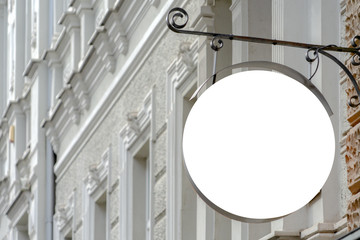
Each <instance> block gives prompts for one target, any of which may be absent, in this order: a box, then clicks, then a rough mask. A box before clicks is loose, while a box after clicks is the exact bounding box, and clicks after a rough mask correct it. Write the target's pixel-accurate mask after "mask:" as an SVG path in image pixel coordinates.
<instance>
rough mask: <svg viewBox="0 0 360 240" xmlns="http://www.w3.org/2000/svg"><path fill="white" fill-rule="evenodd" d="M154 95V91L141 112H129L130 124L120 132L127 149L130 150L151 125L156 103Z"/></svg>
mask: <svg viewBox="0 0 360 240" xmlns="http://www.w3.org/2000/svg"><path fill="white" fill-rule="evenodd" d="M153 94H154V91H153V90H152V91H151V92H150V93H149V94H148V95H147V96H146V98H145V100H144V104H143V106H142V108H141V110H140V111H139V112H129V113H128V114H127V122H128V124H127V125H126V126H125V127H124V128H123V129H122V130H121V131H120V137H121V139H122V140H123V142H124V144H125V149H129V148H130V147H131V146H132V144H133V143H134V142H135V140H136V139H137V137H138V136H139V135H140V133H142V132H143V131H144V130H145V129H146V128H147V127H148V126H149V125H150V122H151V117H152V116H151V112H152V108H153V101H154V96H153Z"/></svg>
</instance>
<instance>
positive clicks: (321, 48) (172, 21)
mask: <svg viewBox="0 0 360 240" xmlns="http://www.w3.org/2000/svg"><path fill="white" fill-rule="evenodd" d="M181 19H182V21H181V22H180V23H179V20H181ZM188 21H189V15H188V13H187V12H186V11H185V10H184V9H182V8H179V7H176V8H173V9H171V10H170V11H169V13H168V15H167V17H166V22H167V25H168V27H169V28H170V29H171V30H172V31H174V32H176V33H184V34H191V35H198V36H208V37H212V38H213V40H212V42H211V43H212V44H213V45H212V48H213V50H214V51H218V50H219V48H221V47H222V44H223V42H222V40H221V39H229V40H236V41H245V42H255V43H263V44H272V45H280V46H287V47H296V48H306V49H308V52H307V55H306V60H307V61H309V62H313V61H314V60H317V67H316V69H315V72H314V73H313V74H312V75H311V76H310V79H309V80H311V79H312V77H313V76H314V75H315V73H316V71H317V68H318V65H319V58H318V53H321V54H323V55H325V56H326V57H328V58H330V59H331V60H333V61H334V62H335V63H336V64H337V65H339V66H340V67H341V68H342V69H343V70H344V72H345V73H346V75H348V77H349V78H350V81H351V83H352V84H353V85H354V88H355V90H356V93H357V96H352V97H351V98H350V101H349V103H348V104H349V106H350V107H357V106H359V105H360V103H354V101H355V99H358V100H359V99H360V89H359V85H358V84H357V81H356V80H355V78H354V76H353V75H352V74H351V72H350V70H349V69H348V68H347V67H346V66H345V65H344V64H343V63H341V62H340V61H339V60H338V59H337V58H336V57H334V56H333V55H331V54H329V53H327V52H326V51H337V52H349V53H353V54H354V55H353V56H352V61H351V63H352V64H353V65H354V66H358V65H360V47H359V45H358V42H359V41H360V36H355V37H354V38H353V39H352V41H351V45H352V46H353V48H346V47H338V46H336V45H314V44H307V43H299V42H290V41H281V40H276V39H266V38H256V37H248V36H238V35H232V34H221V33H212V32H200V31H190V30H184V29H183V28H184V27H185V26H186V24H187V23H188ZM216 39H217V40H218V42H217V45H215V43H216V42H215V40H216ZM218 46H219V47H218ZM311 51H314V57H310V55H309V52H311ZM220 71H222V70H220ZM215 76H216V73H214V74H213V76H211V77H210V78H209V79H215ZM209 79H208V80H209ZM208 80H206V81H205V82H204V83H203V84H202V85H201V86H200V87H199V89H198V90H197V91H196V92H195V94H194V95H193V97H194V96H195V95H196V94H197V93H198V91H199V90H200V89H201V88H202V87H203V86H204V84H205V83H206V82H208ZM309 82H310V81H309ZM193 97H192V98H193Z"/></svg>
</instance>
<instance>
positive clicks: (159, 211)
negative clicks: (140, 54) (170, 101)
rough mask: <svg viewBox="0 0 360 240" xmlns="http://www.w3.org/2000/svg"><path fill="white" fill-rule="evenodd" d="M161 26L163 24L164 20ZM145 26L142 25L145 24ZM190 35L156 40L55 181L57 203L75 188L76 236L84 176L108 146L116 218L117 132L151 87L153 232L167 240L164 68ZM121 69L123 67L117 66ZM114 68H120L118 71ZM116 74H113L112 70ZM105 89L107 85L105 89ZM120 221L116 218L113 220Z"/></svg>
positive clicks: (112, 212)
mask: <svg viewBox="0 0 360 240" xmlns="http://www.w3.org/2000/svg"><path fill="white" fill-rule="evenodd" d="M197 2H198V1H191V3H190V4H189V5H188V6H186V7H185V8H186V9H187V10H189V15H190V16H191V13H192V9H197V8H198V6H195V5H196V4H198V3H197ZM164 25H165V24H164ZM164 27H165V26H164ZM143 30H145V29H143ZM194 40H195V38H194V37H189V36H183V35H177V34H175V33H172V32H169V31H167V32H166V34H165V35H164V37H163V38H162V39H161V40H160V42H159V43H157V44H156V46H155V48H154V49H153V51H152V52H151V54H150V56H149V57H148V58H147V59H146V61H145V63H144V65H143V66H141V68H140V70H139V71H138V72H137V73H136V75H135V77H134V78H133V79H131V83H130V84H129V85H128V86H127V88H126V91H124V93H123V94H122V95H121V96H120V98H119V99H118V100H117V101H116V103H115V105H114V106H112V108H111V110H110V112H109V113H108V114H107V116H106V117H105V119H104V120H103V121H102V122H101V124H100V125H99V127H98V128H97V129H96V131H95V132H94V134H93V135H92V136H91V138H90V139H89V140H88V142H86V144H85V145H84V147H83V148H82V149H81V150H80V152H79V154H78V155H77V156H76V160H75V161H73V162H72V164H71V166H70V167H69V168H68V170H67V171H66V173H65V174H64V175H63V177H62V178H61V179H60V180H59V181H58V183H57V186H56V205H57V207H58V206H61V205H64V204H67V202H68V196H69V195H70V194H71V192H72V191H73V189H76V198H77V199H78V200H77V201H76V206H75V212H74V215H75V216H77V218H76V219H77V220H76V221H77V222H76V225H77V226H79V227H78V228H77V229H76V230H75V231H76V232H75V239H82V235H81V234H82V233H81V232H82V228H83V225H84V223H82V226H81V225H80V221H81V219H82V217H81V216H83V214H84V213H83V200H82V199H83V179H84V178H86V177H87V175H88V172H89V168H90V167H91V166H93V165H94V164H95V165H97V164H98V163H99V162H100V161H101V156H102V154H103V153H104V152H105V151H106V149H107V148H108V147H109V146H110V145H111V147H112V148H111V149H112V150H111V159H112V163H111V164H112V168H111V169H110V171H111V176H112V177H111V185H110V186H114V189H113V190H112V191H111V192H110V199H109V201H110V211H109V212H110V224H111V223H113V222H114V221H115V219H116V218H117V217H118V213H119V206H120V203H119V184H117V185H114V184H115V183H116V182H117V179H118V176H119V144H120V143H119V133H120V130H121V129H122V128H123V127H124V126H125V125H126V124H127V121H126V116H127V113H129V112H136V111H139V110H140V109H141V107H142V106H143V101H144V99H145V97H146V95H147V94H148V93H149V92H150V91H151V89H152V88H153V86H155V87H154V90H155V92H156V94H155V96H156V101H155V102H156V103H155V105H156V106H153V109H154V107H155V109H156V110H155V111H156V114H155V119H153V120H155V123H156V125H155V126H156V131H155V132H156V135H157V138H156V141H155V143H154V176H155V185H154V193H153V194H154V204H153V209H154V218H155V225H154V237H155V239H165V232H166V229H165V225H166V211H165V208H166V151H167V150H166V147H167V146H166V120H167V112H166V97H167V93H166V81H167V75H166V70H167V68H168V67H169V66H170V64H171V62H173V61H174V60H175V59H176V58H177V57H178V52H179V46H180V43H182V42H190V43H192V42H193V41H194ZM120 68H121V66H120ZM120 68H119V69H117V70H118V71H119V70H120ZM113 76H116V73H115V74H114V75H113ZM104 91H105V90H104ZM117 222H118V221H117ZM118 233H119V224H117V223H116V221H115V223H114V224H113V226H112V229H111V235H110V237H111V238H110V239H118Z"/></svg>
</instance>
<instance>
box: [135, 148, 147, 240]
mask: <svg viewBox="0 0 360 240" xmlns="http://www.w3.org/2000/svg"><path fill="white" fill-rule="evenodd" d="M150 183H151V179H150V167H149V141H146V143H145V144H144V145H143V146H142V147H141V149H140V150H139V151H138V152H137V153H136V154H135V156H134V161H133V198H132V199H133V240H144V239H149V230H150Z"/></svg>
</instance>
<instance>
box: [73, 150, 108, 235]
mask: <svg viewBox="0 0 360 240" xmlns="http://www.w3.org/2000/svg"><path fill="white" fill-rule="evenodd" d="M111 149H112V148H111V145H110V146H109V147H108V148H107V149H106V150H105V152H104V153H103V154H102V157H101V161H100V162H99V163H98V164H96V165H92V166H91V167H90V170H89V172H88V176H87V177H86V178H85V179H84V181H83V182H84V184H83V219H82V222H83V225H84V227H83V239H89V240H96V239H94V229H95V227H94V224H95V218H94V217H95V204H96V201H97V200H99V198H100V197H101V196H102V195H103V194H104V193H106V237H105V239H104V240H109V239H110V214H109V213H110V212H109V211H110V193H109V192H110V188H109V186H110V174H109V173H110V172H111V171H110V170H109V169H110V167H111V162H112V158H111ZM75 224H76V223H75Z"/></svg>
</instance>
